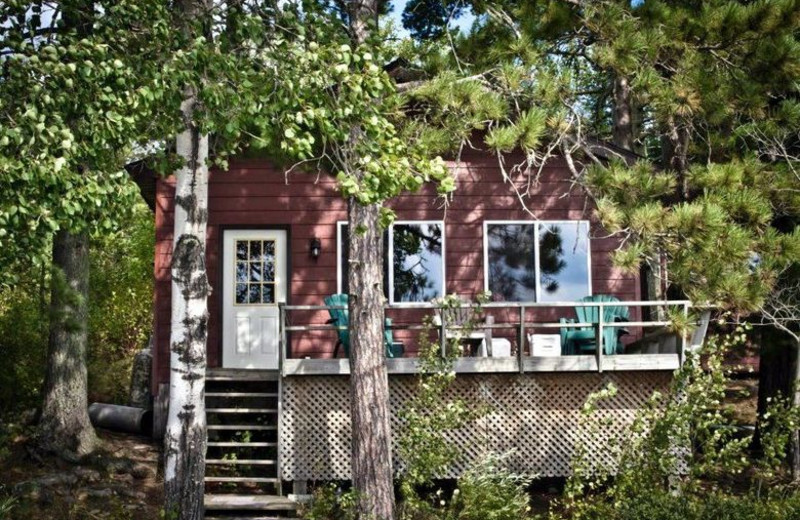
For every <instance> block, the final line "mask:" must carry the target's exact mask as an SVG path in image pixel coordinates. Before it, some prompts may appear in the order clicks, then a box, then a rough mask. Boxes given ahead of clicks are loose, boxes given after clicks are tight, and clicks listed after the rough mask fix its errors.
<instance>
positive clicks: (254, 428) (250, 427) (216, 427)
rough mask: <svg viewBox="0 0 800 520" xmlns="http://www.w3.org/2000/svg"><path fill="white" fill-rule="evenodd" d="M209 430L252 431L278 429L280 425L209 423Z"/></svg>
mask: <svg viewBox="0 0 800 520" xmlns="http://www.w3.org/2000/svg"><path fill="white" fill-rule="evenodd" d="M208 429H209V430H252V431H269V430H277V429H278V427H277V426H275V425H262V424H256V425H245V424H234V425H231V424H209V425H208Z"/></svg>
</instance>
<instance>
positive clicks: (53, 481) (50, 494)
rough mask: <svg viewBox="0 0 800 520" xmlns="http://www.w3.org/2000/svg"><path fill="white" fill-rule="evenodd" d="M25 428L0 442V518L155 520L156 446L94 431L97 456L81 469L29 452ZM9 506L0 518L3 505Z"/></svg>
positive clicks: (159, 500)
mask: <svg viewBox="0 0 800 520" xmlns="http://www.w3.org/2000/svg"><path fill="white" fill-rule="evenodd" d="M0 426H1V425H0ZM24 432H25V430H22V431H18V432H16V433H12V434H10V435H9V436H8V438H7V439H6V440H7V442H4V443H2V444H0V467H2V468H3V469H2V472H0V519H3V520H5V519H8V520H11V519H13V520H17V519H19V520H22V519H25V520H27V519H39V518H41V519H52V520H82V519H113V520H138V519H143V520H144V519H148V520H150V519H158V518H160V511H161V506H162V504H163V497H162V492H163V481H162V480H161V477H160V476H158V474H157V469H158V468H157V466H158V458H159V448H158V446H157V444H156V443H154V442H153V441H152V440H151V439H149V438H147V437H142V436H135V435H129V434H120V433H113V432H109V431H105V430H98V436H99V437H100V438H101V440H102V441H103V447H102V449H101V450H100V452H99V453H98V454H97V455H96V456H93V457H91V460H89V461H86V462H85V463H82V464H80V465H75V464H69V463H66V462H63V461H61V460H59V459H56V458H54V457H39V456H37V455H35V454H32V453H31V452H30V451H29V449H28V448H27V446H28V436H27V435H26V433H24ZM8 497H13V498H12V500H13V504H14V505H13V507H12V508H11V510H10V512H9V513H7V516H4V515H3V503H4V501H5V500H8Z"/></svg>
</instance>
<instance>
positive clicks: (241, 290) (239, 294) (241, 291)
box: [236, 283, 247, 303]
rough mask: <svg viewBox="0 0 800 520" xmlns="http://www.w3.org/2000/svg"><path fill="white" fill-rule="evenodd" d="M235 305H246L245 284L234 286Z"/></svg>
mask: <svg viewBox="0 0 800 520" xmlns="http://www.w3.org/2000/svg"><path fill="white" fill-rule="evenodd" d="M236 303H247V284H246V283H237V284H236Z"/></svg>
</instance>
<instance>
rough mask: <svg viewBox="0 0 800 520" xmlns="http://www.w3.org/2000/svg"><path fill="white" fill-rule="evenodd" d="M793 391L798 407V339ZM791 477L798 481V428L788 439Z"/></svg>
mask: <svg viewBox="0 0 800 520" xmlns="http://www.w3.org/2000/svg"><path fill="white" fill-rule="evenodd" d="M793 350H794V381H793V385H792V386H793V387H794V392H793V395H792V405H793V406H794V407H795V408H798V407H800V341H798V340H795V341H794V348H793ZM790 443H791V446H790V449H791V455H790V456H791V459H790V461H789V463H790V464H791V470H792V479H793V480H794V481H795V482H800V430H795V431H793V432H792V437H791V439H790Z"/></svg>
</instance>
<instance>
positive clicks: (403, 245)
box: [393, 224, 444, 302]
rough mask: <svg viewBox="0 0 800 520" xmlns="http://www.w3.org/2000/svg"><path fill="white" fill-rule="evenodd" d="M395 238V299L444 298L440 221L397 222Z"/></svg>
mask: <svg viewBox="0 0 800 520" xmlns="http://www.w3.org/2000/svg"><path fill="white" fill-rule="evenodd" d="M393 241H394V255H393V267H394V280H393V282H394V301H395V302H424V301H429V300H432V299H434V298H439V297H441V296H442V288H443V286H444V283H443V282H444V273H443V271H444V268H443V262H442V226H441V224H397V225H395V226H394V228H393Z"/></svg>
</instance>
